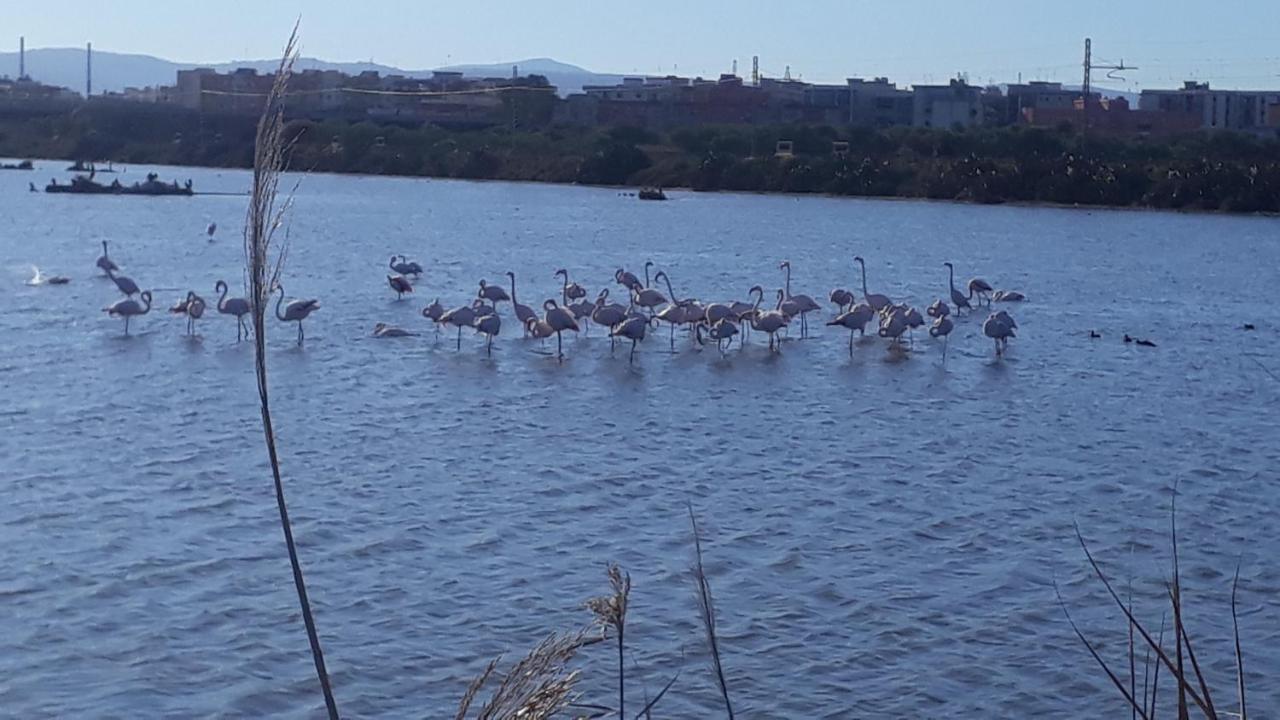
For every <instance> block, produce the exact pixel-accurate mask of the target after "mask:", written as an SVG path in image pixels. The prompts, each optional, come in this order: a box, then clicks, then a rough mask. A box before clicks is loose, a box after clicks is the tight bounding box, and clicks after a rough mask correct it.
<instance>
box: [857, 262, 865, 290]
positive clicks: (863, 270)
mask: <svg viewBox="0 0 1280 720" xmlns="http://www.w3.org/2000/svg"><path fill="white" fill-rule="evenodd" d="M858 266H859V267H861V268H862V297H864V298H865V297H866V296H867V264H866V263H864V262H861V261H859V262H858Z"/></svg>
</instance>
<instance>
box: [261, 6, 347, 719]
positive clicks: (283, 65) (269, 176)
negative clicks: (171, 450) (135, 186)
mask: <svg viewBox="0 0 1280 720" xmlns="http://www.w3.org/2000/svg"><path fill="white" fill-rule="evenodd" d="M297 45H298V28H297V26H294V29H293V33H292V34H291V35H290V36H289V42H288V44H287V45H286V46H285V50H284V54H283V56H282V57H281V59H280V67H279V69H278V70H277V72H276V78H275V83H274V84H273V85H272V87H271V92H270V94H269V95H268V96H267V99H266V107H265V108H264V109H263V111H262V118H261V119H260V120H259V121H258V133H257V139H256V145H255V148H254V158H253V192H252V194H251V197H250V199H249V209H248V211H247V214H246V217H245V230H244V254H245V272H246V274H247V275H248V285H249V303H250V306H251V312H250V316H251V320H252V322H253V336H254V337H253V340H254V360H255V362H254V367H255V370H256V373H257V377H258V402H259V405H260V406H261V409H262V431H263V434H264V435H265V437H266V445H267V456H268V459H269V460H270V462H271V473H272V477H273V479H274V481H275V491H276V506H277V508H278V509H279V511H280V526H281V528H282V530H283V531H284V540H285V546H286V547H287V548H288V551H289V562H290V564H291V565H292V567H293V583H294V588H295V589H296V590H297V593H298V604H299V605H300V606H301V609H302V620H303V622H304V623H305V625H306V628H307V639H308V641H309V642H310V644H311V657H312V660H313V661H314V662H315V667H316V677H317V678H318V679H319V681H320V689H321V691H322V692H323V694H324V702H325V708H326V710H327V711H328V715H329V718H330V720H338V717H339V716H338V704H337V701H336V700H334V697H333V689H332V686H331V685H330V683H329V673H328V671H327V670H326V669H325V664H324V652H323V651H322V650H321V647H320V636H319V633H318V632H317V631H316V623H315V617H314V615H313V614H312V612H311V602H310V600H309V599H308V598H307V586H306V582H305V581H304V579H303V576H302V565H301V563H300V562H299V560H298V548H297V545H296V544H295V543H294V540H293V526H292V524H291V523H290V522H289V507H288V504H287V503H286V502H285V496H284V482H283V480H282V479H281V474H280V457H279V454H278V453H277V451H276V438H275V430H274V428H273V426H272V422H271V403H270V394H269V392H268V382H267V340H266V335H267V332H266V331H267V325H266V316H267V305H268V300H269V297H270V294H271V288H272V287H273V285H274V284H275V282H276V280H278V279H279V277H280V271H281V269H282V268H283V267H284V257H285V244H284V243H277V242H276V231H277V230H278V229H279V228H280V227H281V225H282V224H283V219H284V213H285V212H286V211H287V210H288V207H289V203H288V202H287V201H286V202H284V203H277V197H278V194H279V189H280V176H281V174H282V173H283V172H284V166H285V162H284V157H285V153H286V151H287V149H288V142H286V140H285V138H284V98H285V92H286V90H287V88H288V85H289V77H290V75H291V74H292V72H293V63H294V61H295V60H296V59H297ZM273 255H274V256H275V259H274V260H272V256H273Z"/></svg>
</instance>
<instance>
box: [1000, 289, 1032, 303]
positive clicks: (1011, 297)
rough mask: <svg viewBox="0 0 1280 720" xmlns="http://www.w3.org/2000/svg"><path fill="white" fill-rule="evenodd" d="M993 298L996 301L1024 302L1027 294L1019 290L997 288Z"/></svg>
mask: <svg viewBox="0 0 1280 720" xmlns="http://www.w3.org/2000/svg"><path fill="white" fill-rule="evenodd" d="M991 299H992V300H994V301H995V302H1022V301H1024V300H1026V299H1027V296H1026V295H1023V294H1022V293H1020V292H1018V291H1017V290H997V291H996V294H995V295H994V296H992V298H991Z"/></svg>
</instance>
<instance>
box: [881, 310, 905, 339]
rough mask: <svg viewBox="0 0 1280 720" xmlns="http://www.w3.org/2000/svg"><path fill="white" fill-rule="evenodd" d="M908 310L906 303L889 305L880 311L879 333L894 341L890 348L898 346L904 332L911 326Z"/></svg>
mask: <svg viewBox="0 0 1280 720" xmlns="http://www.w3.org/2000/svg"><path fill="white" fill-rule="evenodd" d="M907 310H908V308H907V306H906V305H889V306H887V307H885V309H884V310H883V311H881V313H880V330H879V335H880V337H882V338H889V339H890V340H891V341H892V342H891V343H890V345H889V347H890V348H894V347H897V346H898V345H899V344H900V343H901V342H902V334H903V333H904V332H906V331H907V330H908V328H909V325H908V324H907Z"/></svg>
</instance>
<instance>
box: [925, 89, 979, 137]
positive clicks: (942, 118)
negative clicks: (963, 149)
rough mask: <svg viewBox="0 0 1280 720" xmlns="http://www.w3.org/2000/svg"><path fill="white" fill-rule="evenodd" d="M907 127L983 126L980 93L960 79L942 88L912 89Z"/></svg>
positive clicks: (947, 127)
mask: <svg viewBox="0 0 1280 720" xmlns="http://www.w3.org/2000/svg"><path fill="white" fill-rule="evenodd" d="M913 90H914V91H915V92H914V104H913V106H912V113H911V124H912V125H914V126H916V127H931V128H943V129H949V128H953V127H973V126H976V125H982V124H983V123H984V122H985V117H984V115H985V111H984V109H983V103H982V89H981V88H978V87H974V86H973V85H970V84H969V83H967V82H965V81H964V80H961V79H956V80H952V81H951V82H950V83H948V84H946V85H916V86H915V87H914V88H913Z"/></svg>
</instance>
